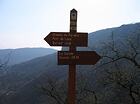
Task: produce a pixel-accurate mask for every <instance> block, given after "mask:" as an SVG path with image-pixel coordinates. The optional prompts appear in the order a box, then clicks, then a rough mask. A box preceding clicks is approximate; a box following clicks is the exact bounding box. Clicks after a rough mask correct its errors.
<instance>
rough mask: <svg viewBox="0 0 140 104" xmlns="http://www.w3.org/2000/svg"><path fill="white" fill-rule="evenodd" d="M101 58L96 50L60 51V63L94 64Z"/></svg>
mask: <svg viewBox="0 0 140 104" xmlns="http://www.w3.org/2000/svg"><path fill="white" fill-rule="evenodd" d="M100 58H101V57H100V56H99V55H98V54H97V53H96V52H95V51H76V52H69V51H58V65H69V64H70V65H76V64H78V65H94V64H96V63H97V61H98V60H99V59H100Z"/></svg>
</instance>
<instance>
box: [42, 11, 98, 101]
mask: <svg viewBox="0 0 140 104" xmlns="http://www.w3.org/2000/svg"><path fill="white" fill-rule="evenodd" d="M44 40H45V41H46V42H47V43H48V44H49V45H50V46H69V51H58V65H69V74H68V75H69V77H68V104H76V65H94V64H96V63H97V61H98V60H99V59H100V56H99V55H98V54H97V53H96V52H95V51H76V46H78V47H87V45H88V33H77V11H76V10H75V9H72V10H71V11H70V32H51V33H50V34H48V35H47V36H46V37H45V38H44Z"/></svg>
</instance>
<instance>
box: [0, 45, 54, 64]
mask: <svg viewBox="0 0 140 104" xmlns="http://www.w3.org/2000/svg"><path fill="white" fill-rule="evenodd" d="M55 52H56V50H54V49H50V48H17V49H0V60H1V61H3V62H5V61H7V60H8V65H14V64H19V63H22V62H25V61H29V60H31V59H34V58H37V57H41V56H45V55H49V54H53V53H55Z"/></svg>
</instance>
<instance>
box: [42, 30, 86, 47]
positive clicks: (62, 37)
mask: <svg viewBox="0 0 140 104" xmlns="http://www.w3.org/2000/svg"><path fill="white" fill-rule="evenodd" d="M44 40H45V41H46V42H47V43H48V44H49V45H50V46H79V47H83V46H85V47H86V46H87V44H88V43H87V41H88V33H76V34H72V35H71V34H70V33H69V32H50V33H49V34H48V35H47V36H46V37H45V38H44Z"/></svg>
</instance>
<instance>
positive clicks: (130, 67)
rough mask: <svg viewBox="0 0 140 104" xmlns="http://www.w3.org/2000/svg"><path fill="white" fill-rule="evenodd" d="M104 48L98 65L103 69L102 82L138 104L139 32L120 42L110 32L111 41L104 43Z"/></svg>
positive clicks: (139, 74)
mask: <svg viewBox="0 0 140 104" xmlns="http://www.w3.org/2000/svg"><path fill="white" fill-rule="evenodd" d="M104 49H106V50H105V51H103V53H102V59H103V60H102V62H101V64H100V65H99V66H98V68H99V67H100V68H101V67H102V68H104V70H105V75H104V78H102V82H103V83H104V84H105V85H106V84H107V85H111V86H112V87H113V88H114V90H117V91H118V90H120V91H119V93H121V94H123V93H126V94H127V95H128V96H129V97H130V98H131V101H130V102H131V104H140V77H139V76H140V71H139V70H140V61H139V60H140V32H138V33H134V34H133V35H131V36H130V37H128V38H127V39H126V40H123V41H121V42H120V41H119V42H118V41H116V40H115V38H114V33H113V32H112V35H111V41H110V42H109V43H107V44H105V46H104ZM103 79H104V80H103ZM114 90H113V91H114ZM120 99H121V98H120ZM126 99H127V98H126ZM122 100H125V99H122ZM127 100H128V101H127V103H129V99H127Z"/></svg>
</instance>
